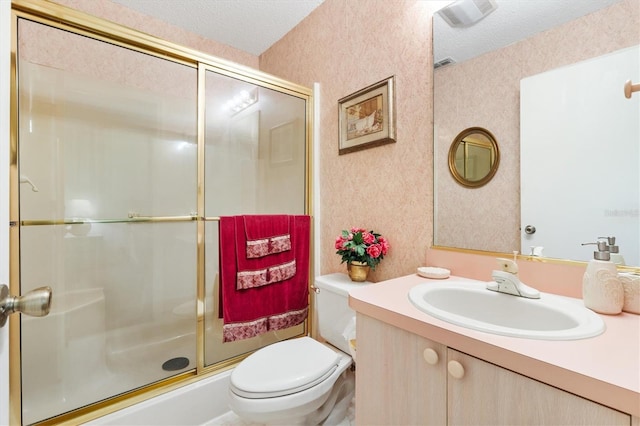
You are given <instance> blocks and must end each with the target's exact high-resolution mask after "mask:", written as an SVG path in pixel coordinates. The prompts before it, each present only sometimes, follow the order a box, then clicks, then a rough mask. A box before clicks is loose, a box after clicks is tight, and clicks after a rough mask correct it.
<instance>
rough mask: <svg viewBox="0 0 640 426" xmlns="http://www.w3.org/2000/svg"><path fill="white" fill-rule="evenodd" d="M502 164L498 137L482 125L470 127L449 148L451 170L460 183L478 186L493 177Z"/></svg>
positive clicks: (473, 186)
mask: <svg viewBox="0 0 640 426" xmlns="http://www.w3.org/2000/svg"><path fill="white" fill-rule="evenodd" d="M498 164H500V151H499V150H498V143H497V142H496V138H495V137H494V136H493V135H492V134H491V132H489V131H488V130H486V129H483V128H482V127H469V128H468V129H465V130H463V131H462V132H460V133H459V134H458V136H456V137H455V139H454V140H453V142H452V143H451V148H449V171H450V172H451V175H452V176H453V178H454V179H455V180H456V181H458V183H459V184H460V185H463V186H466V187H469V188H478V187H480V186H482V185H485V184H486V183H487V182H489V181H490V180H491V178H493V176H494V175H495V174H496V171H497V170H498Z"/></svg>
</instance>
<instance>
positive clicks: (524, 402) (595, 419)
mask: <svg viewBox="0 0 640 426" xmlns="http://www.w3.org/2000/svg"><path fill="white" fill-rule="evenodd" d="M356 365H357V367H356V368H357V369H356V424H357V425H446V424H449V425H465V424H466V425H560V424H580V425H627V426H628V425H630V424H631V417H630V416H629V415H627V414H623V413H620V412H619V411H616V410H612V409H610V408H608V407H604V406H602V405H599V404H596V403H594V402H592V401H588V400H586V399H584V398H581V397H578V396H576V395H573V394H571V393H568V392H565V391H562V390H560V389H557V388H554V387H552V386H549V385H546V384H544V383H541V382H538V381H536V380H533V379H530V378H528V377H525V376H522V375H520V374H518V373H514V372H512V371H509V370H506V369H504V368H501V367H498V366H496V365H494V364H491V363H488V362H485V361H482V360H480V359H477V358H474V357H472V356H469V355H466V354H463V353H461V352H458V351H456V350H454V349H451V348H447V347H446V346H444V345H442V344H439V343H437V342H433V341H431V340H429V339H425V338H423V337H421V336H417V335H415V334H412V333H410V332H407V331H405V330H402V329H399V328H396V327H394V326H392V325H389V324H386V323H384V322H381V321H378V320H375V319H373V318H371V317H367V316H365V315H361V314H358V319H357V364H356Z"/></svg>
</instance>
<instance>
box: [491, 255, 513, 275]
mask: <svg viewBox="0 0 640 426" xmlns="http://www.w3.org/2000/svg"><path fill="white" fill-rule="evenodd" d="M496 261H497V262H498V267H499V268H500V270H501V271H505V272H509V273H510V274H517V273H518V264H517V263H516V262H514V261H513V260H511V259H505V258H503V257H499V258H497V259H496Z"/></svg>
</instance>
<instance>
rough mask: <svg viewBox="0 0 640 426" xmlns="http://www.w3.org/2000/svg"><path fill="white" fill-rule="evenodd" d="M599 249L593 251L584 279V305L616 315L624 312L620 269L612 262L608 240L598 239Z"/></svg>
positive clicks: (600, 311) (596, 310)
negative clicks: (619, 275)
mask: <svg viewBox="0 0 640 426" xmlns="http://www.w3.org/2000/svg"><path fill="white" fill-rule="evenodd" d="M589 244H595V245H597V246H598V250H597V251H594V252H593V259H591V260H590V261H589V264H588V265H587V270H586V271H585V273H584V277H583V279H582V299H583V301H584V305H585V306H586V307H587V308H589V309H591V310H592V311H595V312H598V313H600V314H607V315H616V314H619V313H620V312H622V306H623V305H624V289H623V287H622V283H621V282H620V279H619V277H618V269H617V268H616V265H615V264H614V263H613V262H611V255H610V253H609V246H608V245H607V241H603V240H598V241H597V242H596V243H584V244H582V245H589Z"/></svg>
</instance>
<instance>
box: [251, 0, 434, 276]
mask: <svg viewBox="0 0 640 426" xmlns="http://www.w3.org/2000/svg"><path fill="white" fill-rule="evenodd" d="M432 7H433V5H432V2H428V1H413V0H411V1H409V0H386V1H379V0H358V1H349V0H325V2H324V3H322V5H320V7H318V8H317V9H316V10H315V11H314V12H313V13H311V14H310V15H309V16H308V17H307V18H306V19H305V20H303V21H302V22H301V23H300V24H299V25H298V26H297V27H296V28H294V29H293V30H292V31H291V32H289V33H288V34H287V35H286V36H285V37H283V38H282V39H281V40H280V41H279V42H278V43H276V44H275V45H274V46H273V47H271V48H270V49H269V50H268V51H266V52H265V53H263V54H262V55H261V56H260V69H261V70H262V71H265V72H268V73H271V74H274V75H277V76H279V77H282V78H285V79H287V80H291V81H294V82H297V83H299V84H302V85H304V86H308V87H312V85H313V83H314V82H318V83H320V102H321V104H320V117H321V121H320V122H319V123H315V125H316V126H319V130H320V140H319V141H316V143H318V144H319V145H320V159H319V160H320V182H318V184H319V187H320V191H321V202H320V204H321V205H320V214H321V216H320V221H321V231H320V235H317V236H316V243H317V244H316V247H317V249H318V250H320V256H321V264H320V265H316V273H320V274H327V273H331V272H345V271H346V266H345V265H341V264H340V258H339V257H338V255H336V254H335V249H334V240H335V237H336V236H338V235H339V233H340V231H341V230H342V229H347V228H350V227H352V226H359V227H360V226H361V227H365V228H368V229H373V230H374V231H377V232H379V233H381V234H382V235H383V236H385V237H386V238H388V240H389V242H390V244H391V249H390V251H389V254H388V255H387V256H386V257H385V259H384V260H383V261H382V263H380V265H379V266H378V268H377V269H376V271H375V272H374V273H372V274H370V275H369V280H371V281H380V280H384V279H389V278H394V277H398V276H402V275H406V274H409V273H412V272H414V271H415V269H416V267H417V266H421V265H422V264H423V263H424V258H425V253H426V250H427V248H428V247H429V246H430V245H431V242H432V230H433V162H432V158H433V152H432V151H433V124H432V123H433V121H432V120H433V119H432V117H433V105H432V72H431V68H432V50H431V17H432V11H431V10H430V8H432ZM392 75H395V78H396V98H395V99H396V114H397V121H396V124H397V142H396V143H394V144H390V145H384V146H381V147H376V148H371V149H367V150H363V151H359V152H354V153H350V154H345V155H338V99H340V98H342V97H344V96H347V95H349V94H351V93H353V92H356V91H358V90H360V89H362V88H364V87H366V86H368V85H370V84H373V83H375V82H378V81H380V80H383V79H385V78H387V77H389V76H392Z"/></svg>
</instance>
